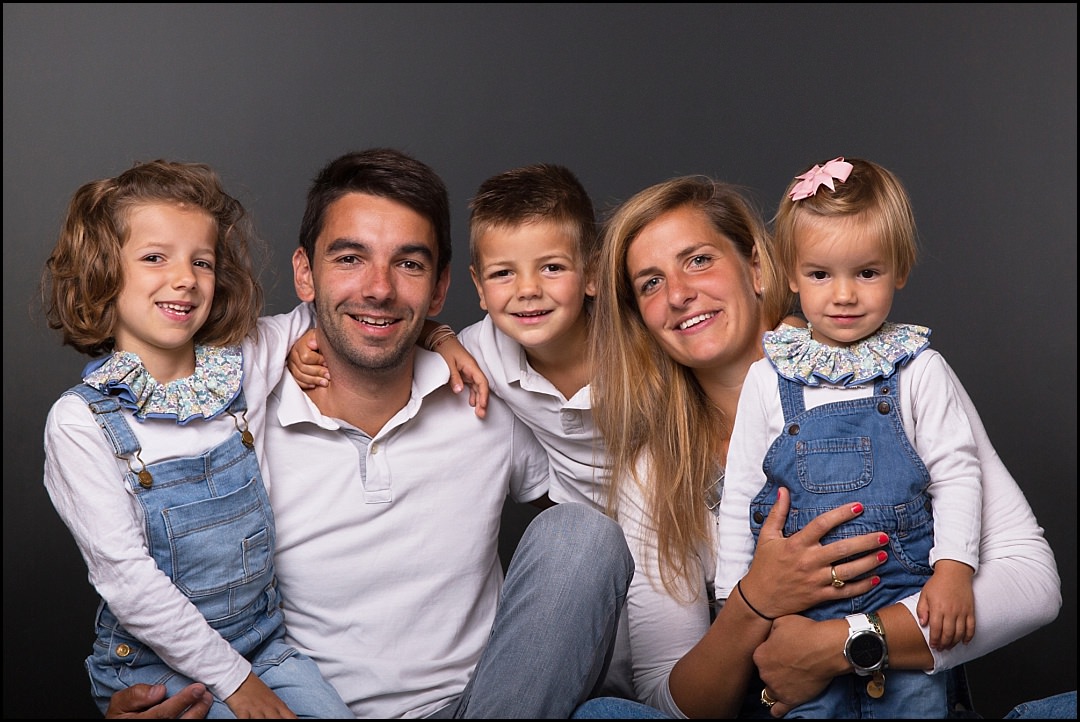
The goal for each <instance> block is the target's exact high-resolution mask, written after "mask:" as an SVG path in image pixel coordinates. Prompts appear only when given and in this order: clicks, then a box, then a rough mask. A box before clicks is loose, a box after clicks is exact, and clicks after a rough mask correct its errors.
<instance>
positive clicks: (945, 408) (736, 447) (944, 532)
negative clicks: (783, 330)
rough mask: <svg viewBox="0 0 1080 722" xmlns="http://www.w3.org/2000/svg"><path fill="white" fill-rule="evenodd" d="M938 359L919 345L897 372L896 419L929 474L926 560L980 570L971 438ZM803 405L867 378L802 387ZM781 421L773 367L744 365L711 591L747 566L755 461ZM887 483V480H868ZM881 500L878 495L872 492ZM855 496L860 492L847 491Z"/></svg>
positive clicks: (847, 393) (860, 392)
mask: <svg viewBox="0 0 1080 722" xmlns="http://www.w3.org/2000/svg"><path fill="white" fill-rule="evenodd" d="M953 378H954V375H953V374H952V373H951V372H950V370H949V366H948V364H947V363H946V362H945V359H944V357H943V356H942V355H941V354H939V353H938V352H937V351H935V350H933V349H926V350H924V351H923V352H922V353H920V354H919V355H918V356H916V357H915V358H914V359H912V360H911V361H910V362H909V363H907V364H906V365H905V366H904V367H903V369H902V370H901V371H900V374H899V380H900V387H899V389H898V391H899V399H900V404H899V406H900V418H901V420H902V421H903V424H904V434H905V435H906V436H907V438H908V441H909V442H911V446H912V448H913V449H915V452H916V453H917V454H918V455H919V458H920V459H922V462H923V464H924V465H925V466H926V469H927V471H928V472H929V474H930V484H929V486H928V493H929V494H930V498H931V503H932V504H933V514H934V544H933V547H932V548H931V549H930V559H929V564H930V566H931V567H932V566H933V565H934V564H935V563H936V562H937V560H938V559H952V560H954V561H958V562H962V563H964V564H967V565H968V566H969V567H971V568H972V569H973V570H975V571H976V572H977V571H978V569H979V530H980V527H981V525H982V484H981V483H980V479H979V462H978V458H977V457H976V454H975V438H974V436H973V435H972V431H971V426H970V425H969V424H968V419H967V414H965V412H964V406H963V403H962V401H961V400H960V394H959V392H958V390H957V387H956V386H955V385H954V384H953V382H952V380H953ZM802 392H803V402H804V405H805V407H806V410H807V411H809V410H810V409H813V408H816V407H818V406H821V405H823V404H828V403H833V402H836V401H848V400H853V399H861V398H867V397H870V396H873V394H874V382H873V381H869V382H867V383H865V384H861V385H859V386H836V385H832V384H827V383H823V384H821V385H820V386H804V387H803V388H802ZM785 426H786V423H785V421H784V410H783V407H782V406H781V404H780V391H779V388H778V386H777V379H776V370H775V369H774V368H773V365H772V364H771V363H770V362H769V360H768V359H760V360H758V361H756V362H755V363H754V364H753V365H751V366H750V370H749V371H748V372H747V374H746V379H745V380H744V381H743V388H742V393H741V395H740V396H739V408H738V411H737V413H736V414H735V427H734V429H733V431H732V433H731V444H730V446H729V448H728V455H727V470H726V471H727V474H726V479H725V482H724V496H723V501H722V502H721V504H720V520H719V525H720V526H719V541H718V542H717V549H719V550H720V551H719V554H718V561H717V571H716V596H717V597H718V598H719V599H727V597H728V595H729V594H731V592H732V590H734V588H735V583H736V582H738V581H739V580H740V579H742V577H743V576H744V575H745V574H746V572H747V570H748V569H749V568H750V562H751V561H752V560H753V557H754V536H753V533H752V532H751V531H750V512H749V509H750V502H751V500H752V499H753V498H754V496H756V495H757V493H758V492H759V491H761V488H762V486H764V485H765V472H764V471H763V470H762V460H763V459H764V458H765V455H766V453H767V452H768V450H769V448H770V447H771V446H772V444H773V442H774V441H775V440H776V438H777V437H778V436H779V435H780V434H781V433H783V430H784V427H785ZM872 483H874V484H888V483H889V479H888V478H884V479H875V480H874V481H873V482H872ZM878 498H880V496H879V497H878ZM850 500H851V501H859V492H858V491H853V492H851V497H850Z"/></svg>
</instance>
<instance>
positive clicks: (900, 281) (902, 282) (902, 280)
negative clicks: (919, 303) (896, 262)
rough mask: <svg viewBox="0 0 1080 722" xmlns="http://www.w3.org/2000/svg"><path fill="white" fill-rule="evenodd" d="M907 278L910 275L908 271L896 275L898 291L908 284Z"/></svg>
mask: <svg viewBox="0 0 1080 722" xmlns="http://www.w3.org/2000/svg"><path fill="white" fill-rule="evenodd" d="M907 279H908V277H907V274H906V273H905V274H904V275H903V276H897V277H896V290H897V291H899V290H900V289H901V288H903V287H904V286H906V285H907Z"/></svg>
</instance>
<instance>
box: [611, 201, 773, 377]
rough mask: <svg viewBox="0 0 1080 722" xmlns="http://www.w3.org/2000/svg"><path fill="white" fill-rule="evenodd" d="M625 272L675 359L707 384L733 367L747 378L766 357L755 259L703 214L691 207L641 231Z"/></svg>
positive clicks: (659, 339) (642, 311)
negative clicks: (753, 366) (746, 256)
mask: <svg viewBox="0 0 1080 722" xmlns="http://www.w3.org/2000/svg"><path fill="white" fill-rule="evenodd" d="M755 259H756V257H755ZM626 270H627V275H628V277H629V279H630V284H631V286H632V288H633V293H634V296H635V298H636V300H637V306H638V311H639V312H640V314H641V317H642V320H643V321H644V323H645V326H646V328H647V329H648V330H649V332H650V333H651V334H652V335H653V337H654V338H655V339H656V341H657V342H658V343H659V344H660V346H661V347H662V348H663V349H664V351H665V352H667V354H668V355H669V356H671V358H672V359H674V360H675V361H676V362H678V363H680V364H683V365H685V366H687V367H689V368H692V369H694V373H695V375H697V376H698V377H699V378H700V379H702V380H703V381H704V378H705V377H706V376H708V375H710V374H715V373H722V372H723V371H724V370H734V372H735V374H736V375H737V376H738V377H739V379H740V383H741V376H742V375H745V370H746V367H748V366H749V364H750V363H752V362H753V361H754V360H756V359H757V358H760V357H761V354H762V351H761V334H762V333H763V332H764V330H765V326H764V324H763V322H762V314H761V308H760V303H759V301H758V298H757V296H756V295H755V291H756V289H759V288H760V284H761V272H760V268H759V266H758V265H757V263H756V260H755V262H754V263H748V262H747V261H746V260H745V259H744V258H743V256H742V255H740V254H739V253H738V251H736V249H735V246H734V245H733V244H732V242H731V241H730V240H728V239H727V238H726V237H725V236H723V235H722V234H720V233H719V232H718V231H717V230H716V228H715V227H714V226H713V225H712V223H710V222H709V219H708V218H707V216H706V215H705V214H704V213H703V212H702V211H700V210H699V209H697V208H694V207H693V206H690V205H685V206H681V207H678V208H675V209H673V210H670V211H668V212H666V213H664V214H663V215H660V216H659V217H657V218H656V219H655V220H653V221H651V222H650V223H648V224H647V225H645V226H644V228H642V230H641V232H640V233H639V234H638V235H637V237H636V238H635V239H634V240H633V241H632V242H631V244H630V246H629V248H628V249H627V253H626Z"/></svg>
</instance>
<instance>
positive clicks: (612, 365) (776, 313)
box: [590, 176, 791, 594]
mask: <svg viewBox="0 0 1080 722" xmlns="http://www.w3.org/2000/svg"><path fill="white" fill-rule="evenodd" d="M684 206H688V207H691V208H693V209H695V210H697V211H700V212H701V213H702V214H703V215H705V216H706V217H707V218H708V219H709V221H710V222H711V224H712V225H713V227H714V228H715V229H716V230H717V231H718V232H719V233H720V234H722V235H723V236H724V237H726V238H727V239H729V240H730V241H731V243H732V245H733V246H734V248H735V250H736V251H737V252H738V254H739V256H740V257H741V258H742V259H743V262H744V264H745V266H746V273H747V274H748V277H749V274H750V273H751V262H752V259H753V257H754V253H755V251H756V253H757V255H758V258H759V260H760V262H761V270H762V280H763V281H764V284H765V288H766V289H767V292H766V294H765V295H764V296H763V297H762V298H761V301H760V306H759V307H760V308H761V313H762V314H763V318H766V319H767V320H768V321H769V323H770V325H771V324H775V323H776V322H778V321H779V320H780V318H781V316H782V315H783V313H784V312H785V311H786V310H787V309H788V308H790V305H791V294H790V292H787V291H786V287H787V284H786V283H783V284H781V283H778V281H779V277H778V276H777V274H776V272H775V267H774V265H773V263H772V254H771V249H770V245H769V237H768V235H767V233H766V230H765V225H764V221H763V220H762V217H761V214H760V213H759V212H758V211H757V210H756V209H755V208H754V207H753V206H752V205H751V204H750V202H749V201H748V200H747V198H746V197H744V195H743V194H742V193H741V192H740V191H739V189H738V188H737V187H735V186H732V185H728V184H725V183H721V182H718V181H715V180H713V179H710V178H707V177H704V176H685V177H679V178H674V179H671V180H668V181H665V182H663V183H659V184H657V185H654V186H651V187H649V188H646V189H645V190H642V191H640V192H639V193H637V194H636V195H634V196H633V197H632V198H630V199H629V200H627V201H625V202H624V203H623V204H622V205H620V206H619V207H618V208H616V209H615V210H614V212H613V213H612V214H611V215H610V216H609V217H608V218H607V220H606V222H605V224H604V228H603V234H602V243H601V251H600V262H599V270H598V275H597V301H596V307H595V310H594V318H593V323H594V327H593V334H592V337H591V347H590V353H591V354H592V363H593V364H594V365H593V370H594V375H593V381H592V386H591V394H592V403H593V415H594V418H595V419H596V423H597V425H598V427H599V429H600V432H601V434H602V435H603V437H604V441H605V444H606V446H607V451H608V463H609V465H610V472H611V482H610V483H611V486H610V488H609V490H608V495H607V499H606V504H607V509H608V513H609V514H611V515H612V516H613V517H615V518H618V516H619V498H620V494H621V491H622V489H623V488H624V485H626V484H637V485H639V486H640V487H641V489H642V490H643V492H644V499H645V505H646V509H645V511H646V514H647V515H648V518H649V520H650V522H651V526H652V528H653V530H654V531H655V534H656V536H657V554H658V555H659V559H658V562H659V568H660V574H661V582H662V583H663V584H664V586H665V588H667V589H668V590H669V591H670V592H671V593H672V594H679V593H680V591H685V592H687V593H689V589H690V587H689V584H690V583H691V576H690V570H691V566H690V560H691V558H692V557H693V555H695V554H696V553H697V552H698V551H699V550H700V549H701V548H702V544H705V543H707V542H708V541H709V540H710V538H711V537H710V533H709V532H710V529H709V524H710V523H711V522H710V519H711V517H710V516H709V514H708V507H707V505H706V494H707V493H708V491H709V489H710V487H711V486H712V485H713V483H714V482H715V481H716V478H717V475H718V473H719V470H720V466H721V464H720V450H721V449H722V442H723V440H725V439H726V438H728V436H729V435H730V429H731V423H732V419H728V418H724V414H723V413H722V412H721V411H720V409H719V408H717V407H716V406H715V405H714V404H713V403H712V402H711V401H710V400H709V398H708V396H706V394H705V391H704V389H703V388H702V387H701V385H700V383H699V382H698V380H697V378H696V377H695V375H694V373H693V371H692V369H689V368H687V367H686V366H683V365H682V364H680V363H677V362H675V361H674V360H672V359H671V357H670V356H668V354H667V353H666V352H665V351H664V349H663V348H662V347H661V346H660V345H659V344H658V343H657V341H656V340H655V339H654V338H653V336H652V334H651V333H650V332H649V330H648V329H647V328H646V326H645V323H644V320H643V319H642V317H641V314H640V311H639V310H638V305H637V299H636V296H635V294H634V289H633V286H632V284H631V281H630V277H629V273H628V271H627V267H626V257H627V252H628V249H629V247H630V245H631V244H632V243H633V242H634V240H635V239H636V238H637V237H638V235H639V234H640V233H641V232H642V230H643V229H644V228H645V227H646V226H648V225H649V224H650V223H652V222H653V221H655V220H656V219H658V218H659V217H661V216H662V215H664V214H667V213H669V212H671V211H673V210H676V209H678V208H682V207H684ZM748 286H749V284H748ZM755 327H757V325H755ZM642 461H644V462H646V463H647V465H648V469H649V470H650V471H648V472H647V473H648V476H649V478H647V479H643V478H641V471H642V469H643V467H640V466H639V464H640V463H641V462H642Z"/></svg>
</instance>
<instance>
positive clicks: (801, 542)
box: [592, 177, 1061, 718]
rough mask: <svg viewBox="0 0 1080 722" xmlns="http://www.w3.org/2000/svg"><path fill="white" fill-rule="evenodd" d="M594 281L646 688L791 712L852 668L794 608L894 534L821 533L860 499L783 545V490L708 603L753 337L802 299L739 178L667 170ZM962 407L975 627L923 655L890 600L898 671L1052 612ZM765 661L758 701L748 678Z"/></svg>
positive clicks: (1011, 504)
mask: <svg viewBox="0 0 1080 722" xmlns="http://www.w3.org/2000/svg"><path fill="white" fill-rule="evenodd" d="M599 274H600V277H599V287H598V293H597V305H596V313H595V319H594V324H595V325H594V331H593V336H592V344H593V345H592V352H593V354H594V362H595V366H594V370H595V371H596V373H595V375H594V381H593V385H592V400H593V408H594V414H595V418H596V420H597V423H598V424H599V426H600V429H601V432H602V433H603V434H604V436H605V440H606V442H607V445H608V453H609V461H610V463H611V465H612V487H611V489H610V494H609V500H608V504H609V507H610V511H611V512H612V513H613V514H614V515H615V517H616V518H617V519H618V520H619V522H620V523H621V524H622V527H623V529H624V531H625V533H626V536H627V540H628V541H629V542H630V546H631V549H632V551H633V552H634V555H635V562H636V564H637V572H636V573H635V576H634V580H633V582H632V584H631V588H630V592H629V595H628V598H627V605H626V607H627V621H628V627H629V635H628V640H627V641H628V645H629V659H630V664H631V665H632V674H633V687H634V690H635V696H636V697H637V699H639V700H641V701H642V702H645V703H647V704H649V705H651V706H653V707H656V708H658V709H660V710H663V711H664V712H667V713H668V714H671V715H674V716H679V717H681V716H688V717H713V718H716V717H733V716H735V715H736V714H737V713H738V712H739V710H740V707H741V706H742V703H743V700H744V698H745V697H746V695H747V692H748V691H749V692H750V693H752V694H753V696H754V697H755V698H759V699H760V701H761V704H763V705H765V707H766V708H768V710H769V712H770V713H771V714H772V715H773V716H774V717H778V716H782V715H783V714H784V713H785V712H786V711H787V710H789V709H790V708H791V707H792V706H794V705H795V704H798V703H799V702H802V701H805V700H807V699H809V698H811V697H813V696H814V695H816V694H817V693H818V692H820V691H821V690H822V689H823V688H824V687H825V686H826V685H827V684H828V683H829V682H830V681H831V680H832V678H833V677H835V676H837V675H842V674H849V673H851V672H852V669H853V668H852V666H851V665H850V664H849V663H848V662H846V661H845V657H844V656H843V654H842V651H843V650H844V649H845V644H846V642H847V638H848V625H847V623H846V622H845V620H843V619H840V620H829V621H824V622H813V621H811V620H809V619H807V618H805V617H800V616H797V615H798V613H799V612H801V611H803V610H805V609H807V608H809V607H811V606H814V605H815V604H818V603H820V602H823V601H828V600H837V599H847V598H850V597H853V596H856V595H859V594H863V593H865V592H867V591H869V590H870V589H871V588H872V587H873V586H874V585H875V584H876V583H877V582H878V581H879V580H877V579H876V578H875V577H874V576H873V574H872V571H873V569H874V568H875V567H877V566H878V565H879V564H880V563H881V562H882V561H883V560H884V559H885V558H887V557H885V556H883V553H884V554H888V553H889V547H888V541H889V540H888V538H887V535H884V534H882V533H880V532H871V533H868V534H863V535H860V536H855V537H851V538H848V539H843V540H841V541H837V542H834V543H831V544H829V545H827V546H823V545H821V544H820V543H819V540H820V539H821V537H822V536H823V535H824V534H825V533H826V532H828V531H829V530H830V529H832V528H833V527H835V526H838V525H840V524H843V523H844V522H847V521H850V520H852V519H854V518H856V517H857V516H858V514H859V512H860V511H861V507H860V506H859V504H858V501H859V500H858V498H857V497H854V498H852V499H851V504H850V505H848V506H844V507H840V508H837V509H834V510H833V511H831V512H828V513H826V514H823V515H821V516H820V517H818V519H817V520H815V521H814V522H812V523H811V524H810V525H808V526H807V527H806V528H805V529H804V530H803V531H801V532H799V533H797V534H794V535H792V536H791V537H787V538H785V537H784V536H783V533H782V531H783V523H784V517H785V516H786V513H787V508H788V499H787V496H786V492H785V491H780V492H779V496H778V498H777V503H776V506H775V508H774V511H773V513H772V514H771V515H770V516H769V518H768V520H767V522H766V524H765V526H764V527H763V530H762V534H761V538H760V541H759V545H758V548H757V551H756V553H755V556H754V560H753V563H752V565H751V567H750V569H749V571H748V572H747V574H746V576H744V577H743V579H742V581H741V582H740V584H739V586H738V592H739V593H738V594H733V595H732V597H731V599H730V600H729V601H730V602H731V603H725V600H717V602H718V604H716V605H712V604H710V597H711V592H712V579H713V574H714V570H715V566H716V556H715V555H716V553H717V549H716V541H715V538H716V537H715V535H716V516H715V509H716V506H717V503H718V501H719V494H720V492H721V490H722V487H723V481H722V480H723V467H724V460H725V457H726V453H727V444H728V440H729V438H730V434H731V428H732V424H733V421H734V417H735V409H736V406H737V403H738V398H739V392H740V390H741V388H742V381H743V378H744V377H745V375H746V372H747V369H748V368H749V366H750V364H752V363H753V362H754V361H756V360H757V359H759V358H761V356H762V349H761V344H760V341H761V335H762V333H763V332H764V331H766V330H768V329H770V328H773V327H774V326H775V325H776V324H777V323H778V322H779V321H780V319H781V317H782V316H783V314H784V312H785V311H786V310H787V309H789V308H790V307H791V305H792V303H791V302H792V297H791V294H790V292H789V291H788V288H787V283H786V281H785V280H784V279H782V278H781V277H780V276H779V275H778V273H777V271H776V269H775V268H774V266H773V264H772V257H771V255H770V249H769V241H768V236H767V233H766V231H765V228H764V224H763V223H762V221H761V220H760V216H759V215H758V214H757V213H756V212H755V211H754V210H753V209H752V208H751V207H750V205H749V204H748V203H747V201H746V200H745V199H744V198H743V197H742V195H741V194H740V193H739V192H738V191H737V189H735V188H734V187H731V186H727V185H724V184H721V183H717V182H714V181H712V180H709V179H707V178H703V177H684V178H676V179H673V180H670V181H667V182H664V183H660V184H658V185H655V186H652V187H650V188H647V189H645V190H643V191H641V192H640V193H638V194H637V195H635V196H634V197H632V198H631V199H630V200H628V201H626V202H625V203H624V204H622V205H621V206H620V207H619V208H618V209H616V211H615V212H614V213H613V214H612V216H611V217H610V218H609V219H608V221H607V223H606V227H605V233H604V242H603V251H602V256H601V262H600V269H599ZM957 385H959V381H957ZM964 401H965V405H966V410H967V413H968V416H969V418H970V421H971V425H972V430H973V432H974V434H975V437H976V440H977V444H978V449H979V459H980V463H981V465H982V471H983V475H984V487H985V488H984V501H983V535H982V540H981V548H980V557H981V569H980V572H979V575H978V576H977V578H976V579H975V583H974V590H975V598H976V605H977V607H978V609H979V623H980V629H979V634H978V635H977V636H976V638H975V640H974V641H973V642H972V643H971V644H969V645H958V646H957V647H955V648H954V649H952V650H949V651H931V650H930V648H929V645H928V643H927V641H926V632H925V630H922V629H921V628H920V627H919V625H918V623H917V621H916V618H915V617H914V608H915V606H914V605H915V601H916V600H917V597H915V598H913V599H912V600H910V604H907V603H899V604H895V605H892V606H890V607H886V608H884V609H882V610H879V615H880V621H881V626H882V627H883V631H884V637H885V639H886V640H887V654H888V657H887V659H888V666H889V667H892V668H908V669H926V670H930V669H933V670H934V671H940V670H944V669H948V668H951V667H953V666H955V665H957V664H960V663H962V662H965V661H967V660H970V659H974V658H976V657H978V656H981V655H983V654H986V653H987V652H989V651H992V650H994V649H997V648H999V647H1001V646H1003V645H1005V644H1008V643H1009V642H1011V641H1013V640H1015V639H1017V638H1019V637H1021V636H1023V635H1025V634H1027V633H1029V632H1031V631H1033V630H1035V629H1037V628H1039V627H1041V626H1043V625H1045V624H1047V623H1049V622H1050V621H1052V620H1053V619H1054V618H1055V617H1056V616H1057V613H1058V610H1059V608H1060V605H1061V595H1060V580H1059V578H1058V574H1057V569H1056V565H1055V562H1054V556H1053V553H1052V552H1051V550H1050V547H1049V545H1048V544H1047V543H1046V540H1045V539H1044V538H1043V536H1042V529H1041V528H1040V527H1039V526H1038V524H1037V522H1036V520H1035V517H1034V515H1033V514H1032V512H1031V509H1030V507H1029V506H1028V504H1027V501H1026V499H1025V498H1024V496H1023V494H1022V492H1021V491H1020V489H1019V487H1018V486H1017V485H1016V482H1015V481H1014V480H1013V479H1012V477H1011V476H1010V475H1009V473H1008V471H1007V470H1006V469H1005V467H1004V465H1003V464H1002V463H1001V461H1000V459H998V457H997V454H996V453H995V452H994V450H993V447H992V446H991V444H990V442H989V440H988V439H987V437H986V433H985V431H984V429H983V426H982V423H981V421H980V419H979V417H978V415H977V413H976V412H975V409H974V406H973V405H971V403H970V399H967V398H966V396H965V399H964ZM1004 519H1007V520H1008V522H1007V523H999V522H1001V521H1002V520H1004ZM720 553H723V550H720ZM840 559H845V560H847V561H845V562H843V563H835V564H834V562H837V560H840ZM845 580H847V581H845ZM721 605H722V606H721ZM715 606H719V609H718V610H716V611H714V610H713V607H715ZM755 667H756V668H757V669H756V670H755ZM755 671H758V672H760V677H761V679H762V680H764V682H765V686H764V687H762V688H761V691H760V693H759V692H758V691H757V689H758V687H757V685H755V686H754V687H753V689H752V690H751V689H749V685H750V683H751V681H752V680H753V679H754V675H755ZM758 709H759V710H760V709H761V708H760V707H759V708H758ZM944 712H945V711H944V710H943V711H942V713H943V716H944Z"/></svg>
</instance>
